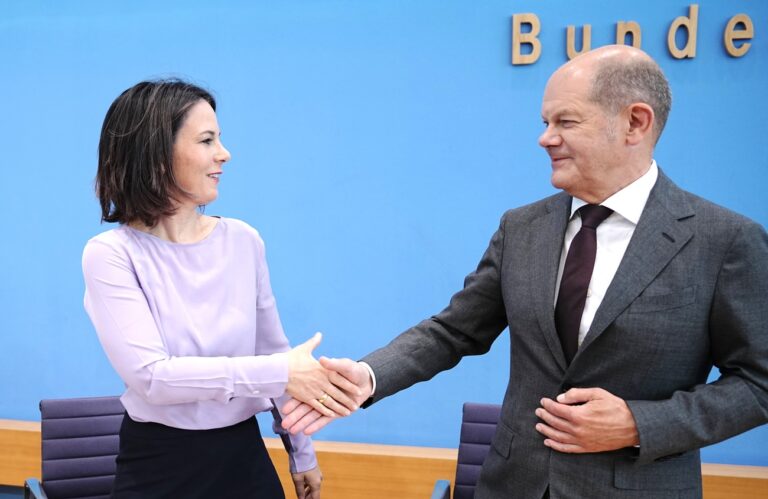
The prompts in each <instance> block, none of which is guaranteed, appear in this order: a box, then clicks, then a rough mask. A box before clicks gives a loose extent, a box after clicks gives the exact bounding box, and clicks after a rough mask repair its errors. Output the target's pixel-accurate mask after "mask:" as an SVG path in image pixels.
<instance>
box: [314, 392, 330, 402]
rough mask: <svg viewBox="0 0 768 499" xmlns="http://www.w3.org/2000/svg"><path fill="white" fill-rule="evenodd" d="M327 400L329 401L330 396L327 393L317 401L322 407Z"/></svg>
mask: <svg viewBox="0 0 768 499" xmlns="http://www.w3.org/2000/svg"><path fill="white" fill-rule="evenodd" d="M326 400H328V394H327V393H323V396H322V397H320V398H319V399H317V401H318V402H319V403H321V404H322V405H325V401H326Z"/></svg>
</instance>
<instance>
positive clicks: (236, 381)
mask: <svg viewBox="0 0 768 499" xmlns="http://www.w3.org/2000/svg"><path fill="white" fill-rule="evenodd" d="M83 274H84V277H85V288H86V290H85V309H86V311H87V312H88V315H89V316H90V318H91V321H92V322H93V325H94V327H95V328H96V332H97V334H98V336H99V340H100V342H101V344H102V346H103V348H104V350H105V352H106V354H107V357H108V358H109V360H110V362H111V363H112V366H113V367H114V368H115V370H116V371H117V373H118V374H119V376H120V377H121V378H122V379H123V381H124V382H125V384H126V385H127V386H129V387H130V388H131V389H132V390H134V391H135V392H136V393H138V394H140V395H141V396H142V397H144V398H145V399H146V400H147V401H148V402H150V403H153V404H159V405H163V404H179V403H186V402H196V401H204V400H215V401H219V402H224V403H226V402H228V401H229V400H231V399H232V398H233V397H263V398H272V397H279V396H280V395H282V394H283V393H284V392H285V387H286V384H287V381H288V358H287V355H286V354H285V353H284V352H285V349H280V348H277V349H274V350H271V352H270V353H271V354H269V355H257V356H243V357H195V356H185V357H172V356H171V355H169V353H168V350H167V348H166V346H165V345H164V343H163V339H162V336H161V335H160V332H159V331H158V328H157V324H156V323H155V320H154V318H153V316H152V313H151V311H150V308H149V304H148V302H147V299H146V296H145V295H144V292H143V291H142V289H141V286H140V285H139V281H138V279H137V277H136V273H135V271H134V268H133V265H132V263H131V261H130V258H129V257H128V255H127V254H126V253H125V251H124V250H122V249H121V248H119V247H118V246H117V245H111V244H108V243H106V242H104V241H100V240H97V239H93V240H91V241H90V242H89V243H88V245H87V246H86V247H85V250H84V252H83ZM270 294H271V293H270ZM275 317H276V311H275ZM278 325H279V320H278ZM280 335H282V329H280ZM282 341H285V339H284V336H283V340H282ZM285 344H286V345H287V341H285Z"/></svg>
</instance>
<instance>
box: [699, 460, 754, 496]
mask: <svg viewBox="0 0 768 499" xmlns="http://www.w3.org/2000/svg"><path fill="white" fill-rule="evenodd" d="M701 473H702V476H703V483H704V499H734V498H739V499H768V467H765V466H734V465H730V464H702V465H701Z"/></svg>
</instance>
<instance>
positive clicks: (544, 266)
mask: <svg viewBox="0 0 768 499" xmlns="http://www.w3.org/2000/svg"><path fill="white" fill-rule="evenodd" d="M546 208H547V213H546V214H545V215H544V216H542V217H541V218H539V219H537V220H536V221H535V222H534V223H533V224H532V226H531V230H532V234H533V239H532V240H533V248H532V252H533V266H532V269H531V271H532V288H533V299H534V303H535V306H536V315H537V317H538V320H539V326H540V327H541V330H542V332H543V334H544V339H545V341H546V342H547V345H548V346H549V349H550V350H551V351H552V355H553V356H554V357H555V359H556V360H557V363H558V365H559V366H560V367H561V368H562V369H563V371H565V368H566V362H565V355H564V354H563V347H562V346H561V345H560V338H559V337H558V335H557V329H555V314H554V306H555V305H554V303H555V283H556V281H557V270H558V268H559V266H560V253H561V252H562V248H563V237H564V236H565V228H566V226H567V225H568V219H569V217H570V214H571V197H570V196H569V195H567V194H565V193H561V194H560V195H557V196H554V197H552V198H551V199H550V201H549V203H547V207H546Z"/></svg>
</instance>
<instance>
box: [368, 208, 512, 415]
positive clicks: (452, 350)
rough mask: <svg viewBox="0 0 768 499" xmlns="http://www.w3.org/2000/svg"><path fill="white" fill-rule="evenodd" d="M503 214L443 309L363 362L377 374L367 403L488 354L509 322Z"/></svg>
mask: <svg viewBox="0 0 768 499" xmlns="http://www.w3.org/2000/svg"><path fill="white" fill-rule="evenodd" d="M503 246H504V218H502V222H501V225H500V227H499V229H498V230H497V231H496V233H495V234H494V235H493V237H492V238H491V242H490V244H489V246H488V249H487V250H486V251H485V254H484V255H483V258H482V259H481V260H480V263H479V264H478V266H477V269H476V270H475V271H474V272H472V273H471V274H469V275H468V276H467V277H466V279H465V280H464V288H463V289H462V290H461V291H459V292H458V293H456V294H455V295H454V296H453V297H452V298H451V301H450V304H449V305H448V307H447V308H445V309H444V310H443V311H442V312H440V313H439V314H437V315H436V316H433V317H431V318H429V319H427V320H424V321H422V322H421V323H419V324H417V325H416V326H414V327H413V328H411V329H408V330H407V331H405V332H404V333H402V334H400V335H399V336H398V337H397V338H395V339H394V340H393V341H392V342H391V343H389V344H388V345H387V346H385V347H383V348H381V349H379V350H377V351H375V352H373V353H371V354H369V355H368V356H366V357H365V358H363V359H362V360H363V361H364V362H366V363H368V365H369V366H371V368H372V369H373V372H374V373H375V374H376V393H375V394H374V397H373V400H372V401H371V402H376V401H378V400H380V399H382V398H384V397H386V396H389V395H392V394H394V393H396V392H398V391H400V390H403V389H405V388H408V387H409V386H411V385H413V384H415V383H418V382H420V381H426V380H428V379H431V378H432V377H433V376H435V375H436V374H437V373H439V372H442V371H445V370H447V369H450V368H452V367H453V366H455V365H456V364H458V363H459V361H460V360H461V358H462V357H463V356H465V355H480V354H483V353H485V352H487V351H488V350H489V349H490V347H491V345H492V344H493V341H494V340H495V339H496V338H497V337H498V335H499V334H500V333H501V332H502V331H503V330H504V328H505V327H506V326H507V317H506V313H505V309H504V303H503V300H502V294H501V284H500V283H501V279H500V273H501V271H500V269H501V263H502V261H501V260H502V249H503Z"/></svg>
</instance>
